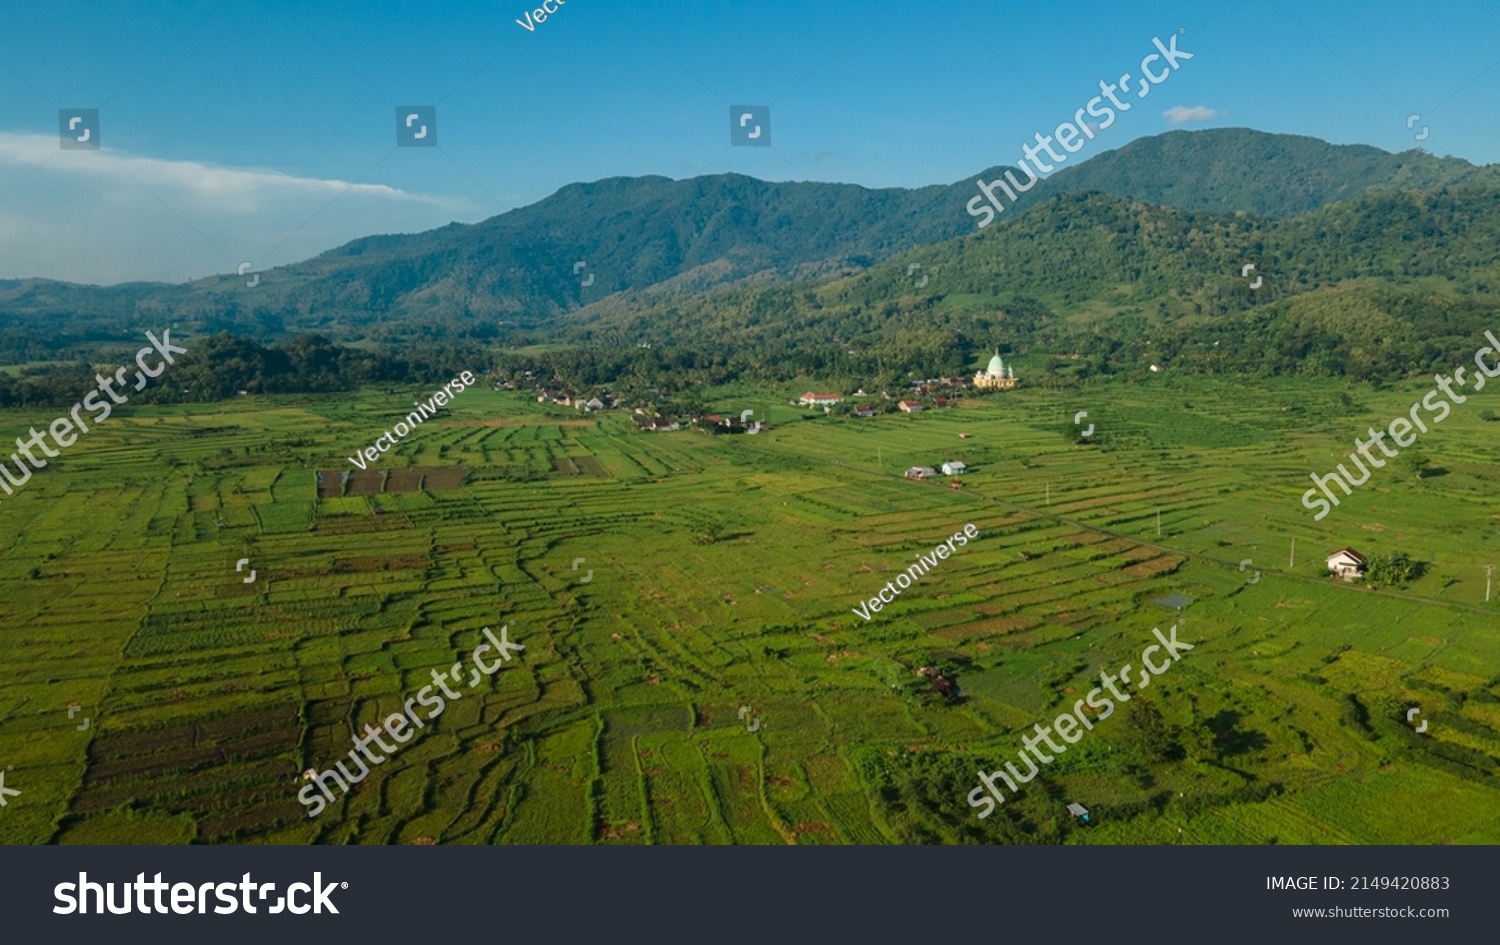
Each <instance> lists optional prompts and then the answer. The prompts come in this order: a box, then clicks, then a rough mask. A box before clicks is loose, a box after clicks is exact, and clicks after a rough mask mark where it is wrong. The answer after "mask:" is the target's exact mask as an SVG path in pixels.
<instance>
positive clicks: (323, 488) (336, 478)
mask: <svg viewBox="0 0 1500 945" xmlns="http://www.w3.org/2000/svg"><path fill="white" fill-rule="evenodd" d="M346 471H350V470H343V469H320V470H318V473H319V474H320V476H321V478H320V479H319V480H318V498H320V499H336V498H338V497H339V496H341V495H343V494H344V473H345V472H346Z"/></svg>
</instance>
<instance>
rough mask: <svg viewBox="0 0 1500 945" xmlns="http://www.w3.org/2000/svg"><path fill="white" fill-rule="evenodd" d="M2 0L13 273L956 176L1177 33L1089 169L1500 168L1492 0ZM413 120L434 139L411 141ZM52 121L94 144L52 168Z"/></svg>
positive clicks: (7, 237)
mask: <svg viewBox="0 0 1500 945" xmlns="http://www.w3.org/2000/svg"><path fill="white" fill-rule="evenodd" d="M552 3H553V5H554V6H556V0H552ZM9 6H10V7H11V9H8V10H7V11H6V12H5V13H4V14H3V16H0V278H15V277H23V276H46V277H49V278H60V279H70V280H75V281H85V282H101V283H110V282H118V281H124V280H130V279H155V280H164V281H181V280H184V279H188V278H196V277H199V276H203V275H207V274H210V273H214V272H221V273H222V272H233V271H234V270H235V269H236V266H237V264H238V263H240V262H251V263H252V264H253V265H252V268H253V269H256V270H260V269H264V268H267V267H270V266H273V265H278V264H285V263H288V262H294V261H296V260H299V259H304V258H307V257H308V256H311V255H315V254H316V253H318V252H321V251H323V250H326V249H330V248H332V247H334V246H337V245H339V244H341V243H343V242H345V241H347V240H349V239H352V238H355V237H357V236H361V235H366V234H370V233H388V232H413V231H418V230H424V229H429V228H432V227H435V226H441V225H443V224H445V223H448V222H450V221H453V220H458V221H462V222H476V221H478V220H482V219H484V218H486V217H489V216H492V215H494V214H496V213H500V212H502V211H504V210H508V209H511V208H513V207H517V206H523V205H525V204H529V203H533V202H535V201H537V200H540V199H542V198H543V197H545V196H547V195H548V194H550V193H552V192H553V191H555V190H556V189H557V188H559V187H561V186H563V185H565V184H567V183H569V182H572V181H578V180H596V179H598V178H601V177H611V176H617V175H642V174H661V175H665V176H668V177H674V178H682V177H691V176H694V175H699V174H712V173H722V172H726V171H735V172H739V173H744V174H749V175H753V176H755V177H760V178H763V179H768V180H825V181H841V182H850V183H858V184H863V185H865V186H870V187H888V186H903V187H914V186H921V185H924V184H931V183H951V182H954V181H957V180H961V179H965V178H969V177H972V175H974V174H976V173H977V172H978V171H980V170H982V169H984V168H986V167H989V166H991V165H994V164H998V163H1010V162H1013V161H1015V160H1016V159H1017V157H1018V156H1019V154H1020V146H1021V144H1022V142H1025V141H1030V140H1031V138H1032V135H1033V134H1034V133H1035V132H1036V131H1043V132H1048V131H1050V130H1051V129H1053V128H1055V127H1056V126H1057V125H1058V123H1059V122H1062V121H1066V120H1068V119H1069V118H1070V117H1071V116H1072V114H1073V113H1074V111H1075V110H1076V109H1077V108H1079V107H1081V106H1083V105H1084V104H1085V102H1087V101H1088V99H1090V98H1091V97H1092V96H1094V95H1096V94H1097V93H1098V81H1099V80H1100V79H1101V78H1108V79H1111V80H1113V79H1114V78H1115V77H1118V76H1119V75H1120V74H1121V73H1122V72H1126V71H1129V72H1131V73H1132V74H1133V75H1135V74H1138V72H1139V63H1140V60H1141V58H1142V57H1143V56H1145V55H1146V54H1148V53H1150V52H1152V45H1151V39H1152V37H1153V36H1159V37H1161V38H1162V39H1163V41H1166V40H1167V39H1168V37H1169V36H1170V35H1171V34H1173V33H1176V32H1177V31H1179V30H1184V31H1185V32H1181V33H1180V34H1179V35H1178V48H1179V49H1181V50H1184V51H1187V52H1191V53H1192V54H1193V55H1194V58H1193V59H1192V60H1191V61H1187V62H1184V63H1182V65H1181V68H1180V69H1179V70H1178V71H1177V72H1175V73H1173V74H1172V76H1171V77H1170V78H1169V79H1168V80H1167V81H1166V82H1164V83H1163V84H1161V85H1159V86H1156V87H1155V88H1153V89H1152V91H1151V93H1150V96H1149V98H1148V99H1146V100H1142V101H1140V102H1139V103H1138V104H1136V105H1135V106H1134V107H1133V108H1132V110H1131V111H1130V112H1129V113H1126V114H1122V115H1121V116H1120V117H1119V120H1118V122H1117V123H1116V124H1115V126H1114V127H1113V128H1111V129H1110V130H1109V131H1108V132H1107V133H1106V134H1102V135H1101V136H1100V138H1099V139H1098V140H1096V141H1092V142H1089V143H1088V144H1087V146H1086V147H1085V148H1084V149H1083V150H1082V151H1080V152H1079V153H1078V154H1076V155H1074V156H1073V157H1072V158H1071V161H1072V163H1078V162H1080V161H1082V160H1085V159H1087V158H1089V157H1092V156H1094V155H1095V154H1098V153H1101V152H1102V151H1104V150H1106V149H1108V148H1115V147H1119V146H1120V145H1121V144H1124V143H1126V142H1128V141H1130V140H1132V139H1134V138H1138V137H1142V136H1147V135H1155V134H1160V133H1161V132H1163V131H1167V130H1170V129H1172V128H1174V127H1181V128H1188V129H1194V128H1207V127H1252V128H1257V129H1260V130H1264V131H1275V132H1287V133H1294V134H1304V135H1312V136H1316V137H1319V138H1322V139H1325V140H1328V141H1331V142H1335V143H1341V144H1343V143H1363V144H1371V145H1374V146H1376V147H1380V148H1383V149H1386V150H1390V151H1400V150H1405V149H1407V148H1411V147H1419V146H1420V147H1424V148H1426V149H1427V150H1429V151H1431V152H1433V153H1435V154H1452V155H1456V156H1458V157H1462V158H1465V159H1467V160H1470V161H1473V162H1475V163H1492V162H1496V161H1500V122H1497V121H1496V120H1495V119H1496V117H1497V109H1496V107H1495V104H1494V101H1493V100H1494V91H1493V90H1494V86H1495V84H1496V80H1497V79H1500V48H1497V47H1496V46H1495V44H1494V37H1495V36H1497V35H1500V4H1494V3H1487V2H1473V3H1436V4H1424V5H1423V6H1422V7H1421V9H1420V12H1418V10H1417V9H1415V8H1414V7H1413V6H1412V5H1411V4H1409V3H1396V2H1367V3H1360V4H1358V5H1357V7H1355V6H1353V5H1350V4H1345V3H1333V2H1306V3H1296V4H1293V3H1291V2H1289V0H1284V2H1267V0H1228V2H1221V0H1197V2H1190V3H1118V2H1107V3H1106V2H1099V3H1095V2H1069V3H1067V4H1066V5H1062V4H1056V5H1049V4H1041V3H1033V4H1013V3H999V2H996V0H899V2H889V3H887V2H885V0H845V2H833V0H806V2H789V0H757V2H727V0H630V2H605V0H568V2H567V3H566V4H564V5H562V6H560V7H557V12H556V13H554V14H551V15H549V16H548V17H547V20H546V22H544V23H540V24H537V25H536V28H535V30H534V31H528V30H526V29H524V28H523V27H522V26H520V25H518V24H517V23H516V20H517V19H524V14H525V11H526V10H527V9H535V7H536V6H537V4H536V3H524V2H521V0H498V2H496V0H490V2H459V0H441V2H440V0H430V2H415V0H413V2H404V3H402V2H386V0H370V2H341V3H286V2H276V0H272V2H270V3H256V4H252V3H239V2H223V3H218V2H216V3H188V2H158V3H151V4H140V3H125V2H118V3H109V2H87V3H85V2H72V0H49V2H48V3H44V4H29V5H22V4H19V3H13V4H9ZM1059 8H1062V9H1061V10H1060V9H1059ZM1356 10H1357V12H1356ZM1130 101H1132V102H1135V100H1134V99H1130ZM404 105H436V106H437V112H438V132H437V134H438V147H436V148H396V147H395V125H396V117H395V110H396V107H397V106H404ZM732 105H769V106H770V107H771V122H772V130H771V135H772V144H773V147H771V148H731V147H730V146H729V108H730V106H732ZM1174 107H1179V108H1184V109H1200V108H1201V109H1205V110H1208V111H1210V112H1212V113H1213V117H1211V118H1200V119H1194V120H1188V121H1185V122H1183V123H1180V124H1174V123H1173V122H1172V121H1170V120H1169V119H1168V118H1167V117H1164V112H1166V111H1168V110H1169V109H1171V108H1174ZM60 108H97V109H99V111H100V122H101V141H102V144H103V148H102V149H101V150H98V151H82V150H80V151H75V150H68V151H64V150H61V149H59V147H58V117H57V112H58V109H60ZM1414 113H1415V114H1420V115H1421V116H1422V118H1421V120H1420V121H1419V122H1418V123H1417V125H1416V127H1415V128H1413V129H1408V128H1407V127H1406V123H1407V116H1408V115H1411V114H1414ZM1198 114H1207V112H1199V113H1198ZM1424 127H1426V128H1428V129H1429V130H1428V136H1427V137H1426V138H1425V139H1424V140H1421V141H1418V140H1416V135H1417V134H1419V133H1420V132H1421V129H1422V128H1424Z"/></svg>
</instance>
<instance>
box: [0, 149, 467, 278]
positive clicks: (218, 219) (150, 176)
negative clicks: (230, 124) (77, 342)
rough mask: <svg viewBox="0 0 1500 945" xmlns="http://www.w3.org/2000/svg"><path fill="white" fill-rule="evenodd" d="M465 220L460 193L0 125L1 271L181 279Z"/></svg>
mask: <svg viewBox="0 0 1500 945" xmlns="http://www.w3.org/2000/svg"><path fill="white" fill-rule="evenodd" d="M473 215H475V208H474V206H473V205H472V204H471V203H470V202H469V201H468V200H466V199H463V198H454V197H448V196H434V195H427V194H419V193H412V192H409V191H404V190H401V189H398V188H396V187H390V186H387V185H385V184H373V183H351V182H349V181H344V180H336V179H334V180H330V179H320V178H314V177H297V176H294V175H291V174H286V173H283V172H281V171H277V170H270V169H262V168H237V167H223V166H217V165H213V164H205V163H200V162H197V161H183V160H163V159H160V158H153V157H141V156H136V155H131V154H127V153H124V152H121V151H118V150H114V149H111V148H107V147H106V148H102V149H100V150H97V151H64V150H62V149H60V148H58V146H57V139H56V138H55V137H53V136H49V135H34V134H12V133H5V132H0V278H24V277H27V276H45V277H47V278H53V279H66V280H70V281H77V282H98V283H111V282H120V281H127V280H133V279H150V280H157V279H160V280H165V281H183V280H186V279H190V278H196V277H199V276H203V275H208V274H210V273H215V272H233V271H234V270H235V267H236V266H237V264H238V263H239V262H241V261H247V260H248V261H251V262H253V263H254V268H255V269H256V270H262V269H266V268H269V267H270V266H274V265H284V264H286V263H289V262H295V261H298V260H301V259H305V258H307V257H309V256H312V255H315V254H317V253H319V252H322V251H324V250H326V249H330V248H332V247H334V246H337V245H339V244H341V243H344V242H347V241H348V240H351V239H354V238H357V237H360V236H365V235H368V234H371V233H391V232H413V231H418V230H424V229H429V228H432V227H437V226H442V225H444V224H446V223H449V222H452V221H453V220H454V219H455V218H458V217H460V216H463V217H472V216H473Z"/></svg>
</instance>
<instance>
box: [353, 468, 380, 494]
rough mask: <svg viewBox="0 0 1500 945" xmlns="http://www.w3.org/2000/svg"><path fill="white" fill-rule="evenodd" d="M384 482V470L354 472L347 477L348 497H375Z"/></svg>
mask: <svg viewBox="0 0 1500 945" xmlns="http://www.w3.org/2000/svg"><path fill="white" fill-rule="evenodd" d="M384 481H385V470H379V471H377V470H374V469H365V470H356V471H355V472H354V474H353V475H351V476H350V477H349V490H348V492H347V494H348V495H375V494H376V493H377V492H380V491H381V490H380V487H381V484H382V483H383V482H384Z"/></svg>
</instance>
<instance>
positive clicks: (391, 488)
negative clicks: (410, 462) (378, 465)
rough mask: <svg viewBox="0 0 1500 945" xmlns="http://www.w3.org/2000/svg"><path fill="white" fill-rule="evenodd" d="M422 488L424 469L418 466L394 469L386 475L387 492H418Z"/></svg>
mask: <svg viewBox="0 0 1500 945" xmlns="http://www.w3.org/2000/svg"><path fill="white" fill-rule="evenodd" d="M421 488H422V470H421V468H419V467H417V466H410V467H407V468H406V469H392V470H391V474H390V475H389V476H387V477H386V480H385V491H386V492H416V491H418V490H420V489H421Z"/></svg>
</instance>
